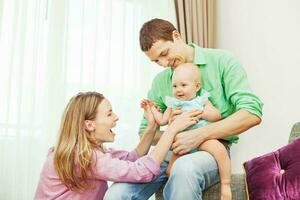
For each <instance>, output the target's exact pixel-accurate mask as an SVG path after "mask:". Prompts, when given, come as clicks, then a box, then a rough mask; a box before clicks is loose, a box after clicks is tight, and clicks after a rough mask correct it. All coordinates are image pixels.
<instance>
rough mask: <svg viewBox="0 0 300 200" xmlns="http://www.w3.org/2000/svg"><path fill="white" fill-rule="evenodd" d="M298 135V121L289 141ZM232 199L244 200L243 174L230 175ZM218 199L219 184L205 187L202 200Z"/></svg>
mask: <svg viewBox="0 0 300 200" xmlns="http://www.w3.org/2000/svg"><path fill="white" fill-rule="evenodd" d="M299 137H300V122H298V123H296V124H294V126H293V127H292V130H291V133H290V136H289V141H288V142H289V143H290V142H292V141H294V140H295V139H296V138H299ZM231 187H232V199H233V200H246V199H247V193H246V184H245V176H244V174H233V175H232V184H231ZM162 190H163V186H162V187H161V188H160V189H159V191H157V192H156V194H155V199H156V200H163V199H164V198H163V195H162ZM219 199H220V184H219V183H217V184H215V185H213V186H211V187H209V188H208V189H206V190H205V191H204V193H203V200H219Z"/></svg>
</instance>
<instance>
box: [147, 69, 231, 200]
mask: <svg viewBox="0 0 300 200" xmlns="http://www.w3.org/2000/svg"><path fill="white" fill-rule="evenodd" d="M172 84H173V96H174V97H168V96H167V97H166V99H165V103H166V105H167V109H166V110H165V112H164V113H161V112H160V109H159V108H158V107H157V106H156V105H155V104H154V103H153V102H151V101H148V103H149V104H150V106H151V111H152V113H153V115H154V118H155V120H156V122H157V123H158V124H159V125H166V124H168V123H169V120H170V117H171V113H172V109H174V108H177V107H181V109H182V111H187V110H193V109H199V110H201V111H202V113H201V118H200V120H199V121H198V123H197V124H195V125H193V126H191V127H188V128H187V129H186V130H188V129H195V128H199V127H202V126H205V125H207V124H209V123H210V122H215V121H218V120H220V118H221V114H220V112H219V111H218V109H217V108H215V107H214V106H213V105H212V103H211V102H210V101H209V100H208V97H209V93H208V92H207V91H205V90H204V89H201V74H200V69H199V67H197V66H196V65H194V64H192V63H184V64H181V65H179V66H177V67H176V68H175V69H174V72H173V77H172ZM197 93H198V95H199V96H197ZM198 149H199V150H202V151H207V152H209V153H210V154H211V155H212V156H214V158H215V160H216V161H217V164H218V167H219V174H220V180H221V199H222V200H225V199H226V200H230V199H231V196H232V195H231V188H230V182H231V166H230V158H229V156H228V153H227V150H226V148H225V146H224V145H223V144H222V143H221V142H220V141H218V140H215V139H212V140H207V141H205V142H203V143H202V144H201V145H200V146H199V147H198ZM178 157H179V155H176V154H174V153H173V155H172V157H171V159H170V161H169V166H168V168H167V172H166V173H167V175H168V176H169V175H170V173H171V168H172V165H173V163H174V162H175V160H176V159H177V158H178Z"/></svg>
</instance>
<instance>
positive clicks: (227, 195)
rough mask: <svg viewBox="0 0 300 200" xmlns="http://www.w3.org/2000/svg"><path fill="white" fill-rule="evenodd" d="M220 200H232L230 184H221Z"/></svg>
mask: <svg viewBox="0 0 300 200" xmlns="http://www.w3.org/2000/svg"><path fill="white" fill-rule="evenodd" d="M221 200H232V194H231V187H230V184H221Z"/></svg>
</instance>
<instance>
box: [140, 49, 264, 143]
mask: <svg viewBox="0 0 300 200" xmlns="http://www.w3.org/2000/svg"><path fill="white" fill-rule="evenodd" d="M190 46H191V47H193V48H194V49H195V51H194V64H196V65H197V66H199V68H200V71H201V83H202V85H201V86H202V88H204V89H205V90H206V91H208V92H209V93H210V97H209V100H210V102H211V103H212V104H213V105H214V106H215V107H216V108H217V109H218V110H219V111H220V112H221V117H222V119H223V118H226V117H227V116H229V115H231V114H232V113H234V112H236V111H238V110H240V109H245V110H247V111H249V112H250V113H252V114H254V115H256V116H258V117H259V118H261V117H262V105H263V104H262V102H261V100H260V99H259V98H258V97H257V96H256V95H255V94H254V93H253V92H252V90H251V89H250V86H249V83H248V79H247V75H246V72H245V70H244V69H243V67H242V66H241V64H240V63H239V62H238V60H237V59H236V58H235V57H234V56H233V55H232V54H231V53H229V52H226V51H223V50H219V49H208V48H200V47H198V46H197V45H195V44H190ZM172 75H173V69H171V68H167V69H166V70H164V71H162V72H160V73H159V74H157V75H156V77H155V78H154V80H153V82H152V87H151V89H150V91H149V92H148V98H149V99H151V100H152V101H153V102H154V103H155V104H157V105H158V106H159V107H160V108H161V110H162V111H165V110H166V108H167V107H166V105H165V97H166V96H172ZM200 91H201V90H200ZM200 91H199V92H198V94H197V95H199V94H200ZM146 126H147V121H146V119H145V118H144V119H143V120H142V122H141V125H140V129H139V133H140V134H142V133H143V131H144V129H145V128H146ZM223 139H225V140H228V141H230V142H234V143H237V141H238V136H230V137H226V138H223Z"/></svg>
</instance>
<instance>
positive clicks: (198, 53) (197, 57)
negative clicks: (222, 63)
mask: <svg viewBox="0 0 300 200" xmlns="http://www.w3.org/2000/svg"><path fill="white" fill-rule="evenodd" d="M189 46H191V47H193V48H194V62H193V63H194V64H196V65H205V64H206V59H205V55H204V54H203V51H202V48H200V47H199V46H197V45H196V44H194V43H190V44H189Z"/></svg>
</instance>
